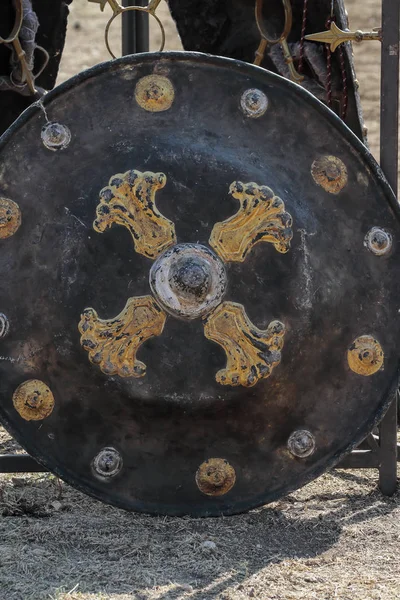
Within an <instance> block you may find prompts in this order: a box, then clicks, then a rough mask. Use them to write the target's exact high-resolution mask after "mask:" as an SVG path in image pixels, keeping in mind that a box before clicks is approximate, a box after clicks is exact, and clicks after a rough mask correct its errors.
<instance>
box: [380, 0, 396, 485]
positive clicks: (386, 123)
mask: <svg viewBox="0 0 400 600" xmlns="http://www.w3.org/2000/svg"><path fill="white" fill-rule="evenodd" d="M399 30H400V0H382V65H381V69H382V71H381V124H380V134H381V152H380V154H381V167H382V170H383V172H384V173H385V175H386V178H387V180H388V181H389V183H390V185H391V187H392V189H393V191H394V193H395V194H396V195H397V192H398V156H399V42H400V32H399ZM380 455H381V457H380V463H381V464H380V469H379V487H380V489H381V491H382V493H383V494H385V495H386V496H391V495H392V494H394V493H395V491H396V485H397V395H396V397H395V399H394V400H393V402H392V404H391V405H390V408H389V410H388V411H387V413H386V415H385V416H384V418H383V420H382V422H381V425H380Z"/></svg>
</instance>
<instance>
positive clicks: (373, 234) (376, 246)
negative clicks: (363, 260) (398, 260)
mask: <svg viewBox="0 0 400 600" xmlns="http://www.w3.org/2000/svg"><path fill="white" fill-rule="evenodd" d="M364 246H366V247H367V248H368V250H370V252H372V254H375V256H385V254H389V252H390V251H391V249H392V236H391V235H390V233H389V232H388V231H385V230H384V229H381V228H380V227H373V228H372V229H371V230H370V231H368V233H367V235H366V236H365V239H364Z"/></svg>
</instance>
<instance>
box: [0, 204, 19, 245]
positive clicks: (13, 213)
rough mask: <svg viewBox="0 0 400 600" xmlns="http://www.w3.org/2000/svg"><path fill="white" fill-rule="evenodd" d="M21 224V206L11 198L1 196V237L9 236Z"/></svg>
mask: <svg viewBox="0 0 400 600" xmlns="http://www.w3.org/2000/svg"><path fill="white" fill-rule="evenodd" d="M20 225H21V211H20V209H19V206H18V204H17V203H16V202H13V200H10V199H9V198H0V239H5V238H9V237H11V236H12V235H14V233H15V232H16V231H17V230H18V228H19V226H20Z"/></svg>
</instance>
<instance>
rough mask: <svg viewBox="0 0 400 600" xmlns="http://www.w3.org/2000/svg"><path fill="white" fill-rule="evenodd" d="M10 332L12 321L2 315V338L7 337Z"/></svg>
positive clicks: (0, 314) (0, 322)
mask: <svg viewBox="0 0 400 600" xmlns="http://www.w3.org/2000/svg"><path fill="white" fill-rule="evenodd" d="M9 331H10V321H9V320H8V319H7V317H6V315H4V314H3V313H0V338H4V337H6V335H7V334H8V332H9Z"/></svg>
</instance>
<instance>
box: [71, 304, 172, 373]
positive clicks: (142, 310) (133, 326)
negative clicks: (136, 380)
mask: <svg viewBox="0 0 400 600" xmlns="http://www.w3.org/2000/svg"><path fill="white" fill-rule="evenodd" d="M165 320H166V315H165V313H164V312H163V311H162V310H161V308H160V307H159V306H158V305H157V304H156V302H155V301H154V300H153V298H152V297H151V296H139V297H137V298H129V300H128V302H127V303H126V306H125V308H124V309H123V311H122V312H120V314H119V315H117V316H116V317H115V318H113V319H99V317H98V315H97V312H96V311H95V310H94V309H93V308H86V309H85V310H84V312H83V314H82V317H81V320H80V322H79V326H78V329H79V332H80V333H81V345H82V346H83V348H84V349H85V350H86V351H87V352H88V354H89V359H90V361H91V362H92V363H93V364H95V365H98V366H99V367H100V369H101V370H102V371H103V373H105V374H106V375H120V376H121V377H143V376H144V375H145V373H146V365H145V364H144V363H143V362H141V361H140V360H138V359H137V358H136V353H137V351H138V350H139V347H140V346H141V345H142V344H143V343H144V342H145V341H146V340H148V339H149V338H151V337H153V336H156V335H160V334H161V333H162V331H163V329H164V324H165Z"/></svg>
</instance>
